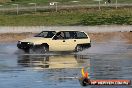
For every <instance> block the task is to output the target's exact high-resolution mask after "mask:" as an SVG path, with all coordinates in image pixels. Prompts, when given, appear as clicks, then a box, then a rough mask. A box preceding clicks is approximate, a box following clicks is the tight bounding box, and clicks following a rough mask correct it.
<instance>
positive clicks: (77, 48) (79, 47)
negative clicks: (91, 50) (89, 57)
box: [75, 45, 83, 52]
mask: <svg viewBox="0 0 132 88" xmlns="http://www.w3.org/2000/svg"><path fill="white" fill-rule="evenodd" d="M82 50H83V47H82V46H81V45H77V46H76V48H75V51H76V52H79V51H82Z"/></svg>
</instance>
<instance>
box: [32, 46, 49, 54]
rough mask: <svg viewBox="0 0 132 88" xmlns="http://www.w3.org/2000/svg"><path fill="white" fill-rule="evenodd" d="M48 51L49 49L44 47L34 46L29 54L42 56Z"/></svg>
mask: <svg viewBox="0 0 132 88" xmlns="http://www.w3.org/2000/svg"><path fill="white" fill-rule="evenodd" d="M48 51H49V48H48V47H47V46H45V45H39V46H34V47H33V48H31V49H30V54H44V53H47V52H48Z"/></svg>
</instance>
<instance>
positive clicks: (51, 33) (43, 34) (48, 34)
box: [34, 31, 56, 38]
mask: <svg viewBox="0 0 132 88" xmlns="http://www.w3.org/2000/svg"><path fill="white" fill-rule="evenodd" d="M55 34H56V32H55V31H42V32H41V33H39V34H37V35H35V36H34V37H43V38H52V37H53V36H54V35H55Z"/></svg>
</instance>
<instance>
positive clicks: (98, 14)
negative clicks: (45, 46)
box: [0, 8, 132, 26]
mask: <svg viewBox="0 0 132 88" xmlns="http://www.w3.org/2000/svg"><path fill="white" fill-rule="evenodd" d="M15 14H16V13H12V12H10V13H8V14H1V15H0V26H43V25H44V26H60V25H61V26H63V25H64V26H67V25H111V24H117V25H132V8H119V9H102V10H97V9H88V8H81V9H74V10H71V9H70V10H60V11H59V12H54V11H51V12H47V11H45V12H41V11H40V12H37V13H34V14H33V13H20V14H19V15H15Z"/></svg>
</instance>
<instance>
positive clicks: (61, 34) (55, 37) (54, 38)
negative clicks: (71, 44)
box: [53, 32, 65, 40]
mask: <svg viewBox="0 0 132 88" xmlns="http://www.w3.org/2000/svg"><path fill="white" fill-rule="evenodd" d="M61 39H65V36H64V32H58V33H57V34H56V35H55V36H54V37H53V40H61Z"/></svg>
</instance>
